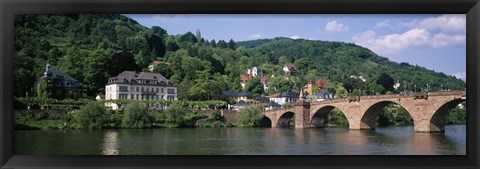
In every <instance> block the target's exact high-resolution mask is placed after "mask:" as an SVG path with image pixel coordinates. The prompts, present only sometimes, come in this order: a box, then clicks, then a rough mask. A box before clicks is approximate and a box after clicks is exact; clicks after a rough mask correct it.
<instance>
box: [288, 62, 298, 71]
mask: <svg viewBox="0 0 480 169" xmlns="http://www.w3.org/2000/svg"><path fill="white" fill-rule="evenodd" d="M285 67H287V68H288V70H290V71H296V70H297V67H295V65H294V64H293V63H286V64H285Z"/></svg>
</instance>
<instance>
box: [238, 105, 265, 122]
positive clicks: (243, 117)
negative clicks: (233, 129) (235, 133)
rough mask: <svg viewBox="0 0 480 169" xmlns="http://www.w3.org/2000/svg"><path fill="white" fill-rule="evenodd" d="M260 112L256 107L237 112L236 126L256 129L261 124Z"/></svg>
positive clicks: (261, 116)
mask: <svg viewBox="0 0 480 169" xmlns="http://www.w3.org/2000/svg"><path fill="white" fill-rule="evenodd" d="M261 112H262V110H261V109H260V108H257V107H246V108H244V109H242V110H240V112H238V117H237V126H240V127H258V126H260V124H261V121H262V118H263V115H262V114H261Z"/></svg>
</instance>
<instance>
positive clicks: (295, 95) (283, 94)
mask: <svg viewBox="0 0 480 169" xmlns="http://www.w3.org/2000/svg"><path fill="white" fill-rule="evenodd" d="M298 96H300V94H299V93H297V92H290V91H287V92H281V93H277V94H272V95H270V98H280V97H287V98H298Z"/></svg>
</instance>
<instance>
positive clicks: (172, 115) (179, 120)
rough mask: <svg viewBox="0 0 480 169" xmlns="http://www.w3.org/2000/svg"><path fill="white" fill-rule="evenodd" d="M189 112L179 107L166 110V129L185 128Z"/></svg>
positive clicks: (172, 106)
mask: <svg viewBox="0 0 480 169" xmlns="http://www.w3.org/2000/svg"><path fill="white" fill-rule="evenodd" d="M185 114H187V111H186V110H185V109H184V108H183V107H181V106H178V105H171V106H170V107H168V108H167V109H166V110H165V126H166V127H181V126H184V124H185V121H184V116H185Z"/></svg>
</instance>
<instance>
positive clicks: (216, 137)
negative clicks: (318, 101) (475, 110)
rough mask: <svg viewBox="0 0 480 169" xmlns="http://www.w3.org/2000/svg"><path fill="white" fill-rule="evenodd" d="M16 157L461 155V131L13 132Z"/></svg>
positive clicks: (449, 127) (462, 127)
mask: <svg viewBox="0 0 480 169" xmlns="http://www.w3.org/2000/svg"><path fill="white" fill-rule="evenodd" d="M15 154H16V155H465V154H466V128H465V125H447V126H446V127H445V133H415V132H414V131H413V126H405V127H383V128H377V129H375V130H349V129H348V128H308V129H295V128H238V127H237V128H173V129H172V128H160V129H118V130H16V131H15Z"/></svg>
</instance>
